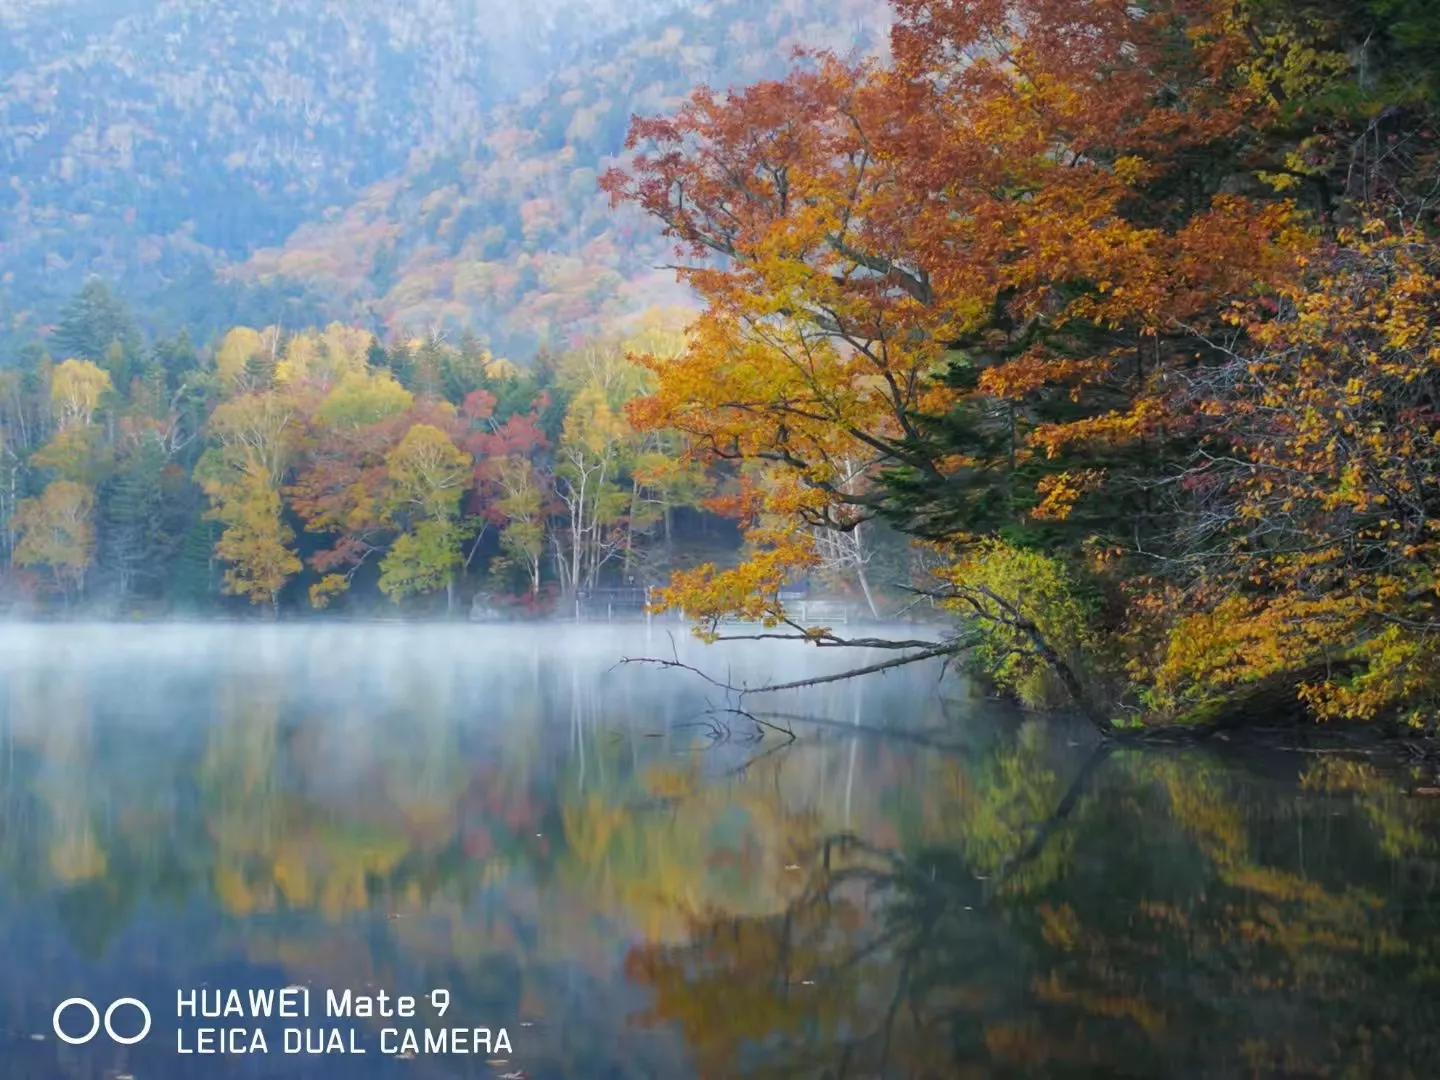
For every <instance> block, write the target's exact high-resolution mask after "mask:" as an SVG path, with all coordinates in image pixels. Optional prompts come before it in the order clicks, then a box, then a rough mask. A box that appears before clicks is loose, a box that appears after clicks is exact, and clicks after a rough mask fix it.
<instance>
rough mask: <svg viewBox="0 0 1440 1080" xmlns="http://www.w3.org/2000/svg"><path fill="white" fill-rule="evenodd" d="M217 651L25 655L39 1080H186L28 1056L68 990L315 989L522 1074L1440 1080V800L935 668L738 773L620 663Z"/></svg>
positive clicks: (670, 697) (551, 635)
mask: <svg viewBox="0 0 1440 1080" xmlns="http://www.w3.org/2000/svg"><path fill="white" fill-rule="evenodd" d="M72 632H73V631H72ZM201 633H203V634H206V635H213V636H214V637H215V642H214V647H212V648H209V649H206V650H203V651H200V652H197V653H196V654H195V655H193V656H192V655H191V654H189V653H184V652H180V651H178V650H177V651H176V653H175V654H174V656H173V657H171V658H170V659H168V660H165V661H164V663H161V661H157V660H155V659H154V655H155V654H157V653H160V654H163V649H160V648H159V647H158V646H157V645H156V643H155V641H154V640H153V639H150V640H141V641H140V642H139V643H137V645H136V646H135V650H138V651H132V652H130V653H127V652H126V651H125V647H124V645H123V643H117V642H115V641H114V639H107V644H106V646H105V648H92V647H90V644H92V643H86V642H85V641H84V640H83V635H82V640H81V644H80V645H77V647H76V648H75V650H74V651H72V652H71V653H69V654H67V653H66V652H65V650H64V649H63V648H60V647H58V646H57V645H56V644H55V643H54V642H53V641H52V642H44V641H41V642H40V643H39V644H37V645H36V646H35V648H34V650H33V652H32V653H26V652H25V650H24V649H19V650H11V651H10V652H8V653H5V654H4V655H0V674H3V676H4V694H3V708H4V713H3V725H0V736H3V746H0V770H3V771H0V800H3V801H0V807H3V816H0V947H4V948H5V949H6V950H7V955H8V956H9V957H10V960H11V963H10V966H9V969H8V971H7V973H6V974H4V975H0V1014H3V1016H4V1018H5V1022H4V1024H0V1028H3V1029H4V1030H3V1031H0V1053H3V1054H4V1055H5V1061H6V1068H7V1069H9V1070H11V1071H12V1072H13V1073H14V1074H15V1075H34V1076H52V1075H60V1076H69V1075H75V1076H81V1075H100V1074H101V1073H103V1072H104V1071H105V1070H111V1071H115V1070H119V1071H127V1072H132V1073H134V1074H135V1075H141V1074H142V1073H143V1074H144V1075H147V1076H152V1077H153V1076H161V1077H181V1076H185V1075H187V1072H186V1070H185V1068H184V1067H183V1065H184V1062H183V1061H177V1059H176V1058H175V1056H174V1055H173V1053H170V1054H166V1053H164V1046H163V1045H158V1044H157V1045H151V1046H147V1047H141V1048H137V1049H136V1050H135V1051H134V1053H133V1054H132V1055H131V1056H129V1057H124V1058H122V1057H118V1056H112V1057H105V1056H104V1054H105V1053H106V1052H107V1051H104V1050H102V1049H101V1048H100V1047H98V1046H97V1047H93V1048H91V1049H90V1050H89V1051H87V1052H88V1053H89V1054H90V1055H91V1056H90V1057H85V1056H84V1054H83V1053H80V1052H79V1051H75V1052H73V1053H72V1056H71V1057H69V1058H62V1057H59V1056H57V1049H56V1046H55V1044H54V1042H53V1041H52V1042H44V1043H42V1042H35V1041H32V1040H29V1039H28V1033H29V1032H34V1031H44V1030H47V1029H48V1024H49V1010H50V1009H51V1008H53V1005H54V1003H55V1002H56V1001H58V1000H60V999H61V998H63V997H65V996H68V995H69V994H71V993H75V992H79V990H82V989H83V990H87V991H90V992H91V993H93V994H95V995H97V996H98V995H100V994H101V993H102V992H108V993H111V996H112V997H113V996H116V995H118V994H121V993H141V994H146V993H152V994H160V995H162V996H163V995H168V994H170V993H173V991H174V988H175V987H177V986H198V985H201V984H202V983H209V984H211V985H217V984H224V985H243V986H250V985H256V986H283V985H286V984H288V983H292V982H302V983H303V982H310V983H313V984H314V985H317V986H327V985H328V986H342V987H344V986H349V987H357V988H360V987H365V986H374V987H380V988H387V989H390V990H402V989H406V988H409V989H414V988H418V987H429V986H445V987H448V988H450V989H451V990H452V992H453V993H454V997H455V1002H456V1005H455V1009H456V1010H457V1013H458V1015H459V1016H460V1017H461V1018H462V1019H463V1020H464V1021H467V1022H476V1023H485V1022H490V1023H493V1024H501V1023H504V1024H508V1025H511V1027H512V1029H513V1030H514V1031H520V1032H523V1035H522V1036H521V1037H518V1038H517V1039H516V1040H515V1046H516V1061H515V1062H514V1063H513V1067H516V1068H520V1069H523V1071H524V1072H525V1073H526V1074H527V1075H530V1076H565V1075H570V1076H593V1075H597V1074H607V1075H621V1076H623V1075H665V1076H674V1075H687V1074H690V1073H696V1072H698V1073H701V1074H703V1075H707V1076H727V1075H738V1074H757V1075H766V1074H768V1075H817V1076H818V1075H832V1076H840V1075H846V1076H877V1075H887V1076H952V1075H957V1074H961V1075H963V1074H965V1073H967V1072H970V1073H973V1074H975V1075H996V1074H1006V1073H1012V1074H1025V1073H1034V1074H1046V1075H1056V1074H1061V1075H1063V1074H1066V1073H1070V1074H1094V1073H1097V1072H1104V1073H1121V1074H1130V1075H1146V1076H1153V1075H1172V1074H1173V1075H1232V1074H1237V1073H1241V1074H1243V1073H1260V1074H1276V1073H1288V1074H1328V1075H1342V1074H1355V1075H1368V1074H1373V1073H1384V1074H1390V1075H1407V1074H1409V1075H1417V1076H1418V1075H1433V1072H1434V1070H1433V1064H1434V1062H1435V1061H1437V1060H1440V1045H1437V1042H1440V1026H1437V1023H1436V1021H1437V1020H1440V1015H1437V1012H1440V1008H1437V1004H1436V1003H1437V1002H1440V955H1437V944H1440V901H1437V899H1436V897H1437V895H1440V888H1437V886H1440V851H1437V836H1440V820H1437V818H1440V800H1428V799H1421V798H1414V797H1411V796H1410V795H1408V794H1406V790H1407V788H1408V787H1410V786H1413V782H1412V780H1411V779H1410V778H1409V777H1408V776H1406V775H1405V774H1404V773H1397V772H1395V771H1393V770H1382V769H1378V768H1375V767H1373V766H1372V765H1371V764H1369V763H1367V762H1366V761H1365V760H1363V755H1337V754H1301V753H1276V752H1259V751H1255V750H1254V749H1253V748H1252V749H1250V750H1247V751H1233V750H1232V751H1230V752H1226V753H1221V752H1217V751H1215V750H1213V749H1186V750H1174V749H1172V750H1138V749H1121V750H1115V751H1113V752H1106V751H1105V750H1103V749H1102V750H1099V751H1095V750H1092V749H1089V748H1088V747H1087V746H1085V745H1075V743H1074V741H1073V735H1074V733H1073V732H1072V731H1071V730H1070V729H1068V728H1067V727H1065V726H1064V725H1060V724H1057V723H1053V722H1039V721H1035V720H1024V719H1023V718H1018V717H1015V716H1013V715H1011V714H1008V713H1006V712H1004V711H1003V710H999V709H997V708H995V707H992V706H990V705H988V704H986V703H984V702H983V701H980V700H978V699H969V700H961V701H959V702H958V703H951V704H950V705H948V706H947V705H946V703H945V702H943V701H941V700H940V699H939V698H938V697H937V696H936V694H935V685H934V682H933V673H915V674H914V675H913V676H903V677H891V678H887V679H886V680H882V681H879V682H877V683H875V684H873V685H866V686H864V687H845V686H837V687H832V688H830V689H828V690H825V691H823V692H822V691H820V690H817V691H815V692H813V693H810V694H806V695H803V696H799V695H797V696H796V697H795V698H794V699H793V700H792V701H791V702H790V703H788V705H787V706H785V707H788V708H790V709H792V710H794V711H796V712H798V711H799V710H802V709H803V710H804V713H805V714H806V715H807V716H809V717H811V720H809V721H806V720H797V719H796V718H795V717H794V716H791V717H788V718H786V719H785V723H786V724H787V725H790V724H796V725H798V730H799V731H800V733H801V737H800V738H799V739H798V740H797V741H796V742H795V743H793V744H789V745H785V746H783V747H779V746H777V745H776V743H777V742H778V740H766V741H762V742H759V743H754V744H746V743H742V742H741V741H740V740H738V739H737V740H734V741H733V742H732V743H730V744H727V745H724V746H720V747H710V746H709V743H708V741H707V740H706V739H705V738H704V735H703V729H692V728H685V727H682V726H681V724H682V723H683V722H684V720H685V719H686V718H687V717H691V716H693V715H695V713H696V712H697V711H703V710H704V708H705V707H706V702H705V701H704V699H703V697H702V696H701V695H700V694H698V693H697V692H696V691H695V689H694V687H693V686H692V685H691V684H690V683H689V682H687V681H686V680H683V679H678V680H677V679H674V678H669V677H666V676H665V675H664V674H663V673H650V674H649V675H646V676H641V675H640V674H637V673H636V672H634V671H633V670H632V671H630V672H623V673H618V674H617V673H616V672H613V671H611V670H610V669H611V667H612V666H613V663H614V659H615V657H616V655H617V654H618V653H620V652H622V651H624V650H623V648H622V646H621V645H620V644H619V643H617V642H615V641H614V640H613V639H607V640H605V641H596V640H595V639H570V638H565V637H563V636H561V635H557V634H556V633H555V632H553V631H547V632H546V633H545V634H535V635H530V636H527V635H526V634H523V633H518V632H517V633H507V635H506V636H505V638H504V639H503V640H500V639H496V638H493V637H492V638H489V639H487V641H488V642H489V644H488V646H487V647H488V648H489V649H490V652H489V653H488V654H486V655H485V657H484V659H483V661H477V660H476V659H475V655H476V654H475V647H474V639H472V638H470V637H467V636H463V635H462V636H457V637H455V638H453V639H452V638H451V637H450V636H448V635H450V634H452V632H451V631H445V632H444V633H443V634H442V633H439V632H436V633H429V632H426V633H419V632H417V631H415V630H408V631H396V632H395V633H394V634H391V633H390V632H388V631H383V632H382V631H360V630H334V629H332V630H326V631H324V632H323V633H320V634H318V636H317V632H315V631H304V632H300V631H296V632H295V633H290V632H288V631H285V632H282V631H273V632H265V634H258V632H255V631H248V630H243V629H239V630H216V631H211V630H206V631H203V632H201V631H193V630H191V631H186V635H187V636H188V637H193V636H194V635H196V634H201ZM417 635H418V636H417ZM142 647H143V648H142ZM682 647H684V645H683V643H682ZM141 652H143V654H144V655H140V653H141ZM747 656H748V662H749V663H750V664H751V667H750V669H749V673H750V674H752V675H757V676H760V677H763V676H764V674H765V673H766V672H768V671H772V670H774V665H775V663H776V661H775V658H774V656H773V655H771V654H768V653H766V652H764V651H756V652H753V653H751V654H742V655H741V659H742V660H745V658H746V657H747ZM146 665H150V666H149V667H147V666H146ZM788 670H789V671H793V670H794V669H793V667H791V668H790V669H788ZM737 671H738V669H737ZM136 972H139V973H142V975H143V979H142V984H141V985H138V986H137V985H134V980H135V978H136V976H135V974H134V973H136ZM146 980H148V981H146ZM121 984H123V985H121ZM521 1024H525V1025H533V1026H529V1027H524V1028H522V1027H520V1025H521ZM170 1049H171V1050H173V1045H172V1046H171V1047H170ZM110 1052H111V1053H113V1049H112V1051H110ZM147 1053H148V1054H149V1055H150V1056H148V1057H146V1056H145V1055H146V1054H147ZM276 1061H277V1062H278V1064H276V1068H279V1069H281V1073H280V1075H286V1074H285V1073H284V1072H283V1069H284V1067H285V1062H283V1061H279V1060H278V1059H276ZM272 1064H275V1062H272ZM303 1065H304V1063H303V1062H301V1063H300V1064H298V1065H295V1066H294V1072H293V1074H296V1075H303V1074H304V1069H303V1068H302V1067H301V1066H303ZM350 1065H351V1068H350V1071H349V1072H347V1073H346V1074H345V1075H355V1076H359V1075H391V1073H390V1072H387V1071H386V1068H387V1066H393V1065H394V1063H393V1062H388V1061H387V1060H385V1059H380V1058H378V1056H376V1055H372V1057H371V1059H370V1060H368V1061H365V1062H363V1063H362V1062H352V1063H350ZM226 1067H227V1063H224V1062H221V1063H219V1064H217V1069H219V1070H220V1071H219V1072H217V1073H216V1075H222V1074H223V1073H224V1070H225V1068H226ZM417 1067H418V1066H417ZM466 1067H467V1063H466V1062H463V1061H440V1060H437V1061H432V1062H428V1063H425V1064H424V1066H423V1068H422V1072H421V1074H422V1075H449V1074H453V1073H456V1072H464V1071H465V1068H466ZM234 1068H235V1069H237V1070H238V1069H240V1068H241V1066H240V1065H239V1064H234ZM26 1070H28V1073H27V1071H26ZM425 1070H428V1072H427V1071H425Z"/></svg>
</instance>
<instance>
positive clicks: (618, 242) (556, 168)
mask: <svg viewBox="0 0 1440 1080" xmlns="http://www.w3.org/2000/svg"><path fill="white" fill-rule="evenodd" d="M888 16H889V11H888V8H887V7H886V6H885V5H884V4H882V3H879V2H878V0H838V2H834V3H817V2H813V0H805V2H795V0H792V2H790V3H785V4H775V3H773V2H770V0H714V2H711V3H706V4H702V5H696V6H694V7H690V8H687V9H683V10H677V11H675V12H673V13H671V14H670V15H668V16H666V17H664V18H662V19H660V20H657V21H656V22H654V23H653V24H651V25H650V26H648V27H646V28H645V29H644V30H643V32H640V33H627V34H617V35H612V36H611V37H610V39H609V40H608V41H605V42H600V43H597V44H596V45H595V46H594V47H593V48H592V49H591V50H590V51H589V53H588V55H586V56H585V57H584V58H583V60H582V62H581V63H579V64H577V65H575V66H572V67H570V68H568V69H566V70H564V71H561V72H559V73H557V74H556V75H555V76H553V77H552V78H551V79H550V80H548V82H547V83H546V84H545V85H544V86H543V87H541V88H539V89H537V90H535V91H533V92H531V93H528V94H526V95H525V96H524V97H523V98H522V99H521V100H520V101H519V102H517V103H515V104H513V105H507V106H503V107H501V108H499V109H496V110H495V111H493V112H492V113H491V114H490V115H489V116H488V117H487V119H486V122H485V124H484V125H483V130H482V131H481V132H480V133H479V134H477V135H476V136H475V137H473V138H471V139H468V140H463V141H460V142H457V143H456V144H454V145H452V146H450V147H448V148H446V149H445V150H444V151H442V152H439V153H435V154H431V155H427V156H425V157H423V158H421V159H419V160H417V162H416V163H415V164H414V165H413V166H412V167H411V168H410V169H408V170H406V171H405V172H404V173H403V174H402V175H400V176H397V177H395V178H392V179H387V180H385V181H383V182H381V183H378V184H375V185H373V186H372V187H370V188H369V189H368V190H367V191H366V192H365V193H364V195H363V196H362V197H361V198H359V199H357V200H356V201H355V202H354V203H353V204H352V205H350V206H349V207H347V208H346V209H345V210H344V211H343V212H341V213H339V214H337V215H334V216H333V217H332V218H331V219H330V220H327V221H324V222H318V223H314V224H310V225H306V226H304V227H302V228H301V229H299V230H298V231H297V232H296V233H295V234H294V235H293V236H291V237H290V238H289V239H288V240H287V242H286V243H285V244H284V245H281V246H278V247H275V248H270V249H266V250H263V251H261V252H259V253H257V254H256V256H255V257H254V258H252V259H251V260H250V261H249V262H248V263H246V264H245V265H244V266H243V267H241V268H239V270H238V271H237V272H236V273H235V274H234V275H233V277H234V279H235V280H240V281H247V282H251V283H263V284H268V285H271V286H282V285H289V286H292V287H294V286H304V287H305V288H307V289H310V290H312V291H318V292H319V293H321V294H323V295H324V296H326V297H327V298H328V310H329V312H330V313H331V314H333V315H334V316H336V317H341V318H350V319H360V320H363V321H366V322H368V323H369V324H370V325H372V326H373V327H374V328H375V329H376V330H378V331H382V332H383V331H384V330H389V331H390V332H393V333H414V332H417V331H423V330H434V329H436V328H439V327H446V326H468V327H472V328H474V329H476V330H477V331H478V332H480V333H481V334H482V336H485V337H487V338H489V339H490V341H491V343H492V344H493V345H495V346H496V347H497V348H500V349H506V350H511V349H525V348H527V347H531V346H533V345H534V344H535V343H537V342H543V343H549V344H552V345H556V346H563V345H565V344H568V343H570V342H572V341H573V340H574V339H575V338H576V337H578V336H581V335H584V334H587V333H591V332H593V331H595V330H596V329H597V328H599V327H600V326H602V325H605V324H607V323H609V322H612V321H614V320H616V319H618V318H622V317H623V316H624V315H625V314H626V313H629V312H633V311H635V310H637V309H639V308H641V307H646V306H655V305H664V304H668V303H672V302H676V301H678V300H681V299H682V297H683V294H681V293H680V292H679V291H678V290H677V288H676V287H675V286H674V284H673V275H672V274H671V272H670V271H668V270H663V269H658V268H657V267H658V264H661V263H664V262H667V261H669V260H668V258H667V255H668V250H667V245H665V244H664V243H662V242H661V241H660V240H659V237H658V236H657V234H656V230H655V228H654V226H653V224H652V223H650V222H648V221H642V220H640V219H639V217H638V216H637V215H636V214H635V213H634V212H633V211H631V210H629V209H623V210H621V211H618V212H617V211H615V210H613V209H612V208H611V207H610V206H609V203H608V201H607V200H606V198H605V197H604V196H602V195H601V194H600V192H599V190H598V188H597V186H596V182H597V177H598V175H599V174H600V173H602V172H603V171H604V169H605V168H606V167H607V166H608V165H610V164H611V163H613V162H614V161H616V160H617V158H618V155H619V153H620V152H621V150H622V148H623V144H624V139H625V135H626V132H627V130H628V127H629V122H630V118H631V116H632V115H635V114H653V113H660V112H665V111H667V110H670V109H673V108H674V107H675V106H676V105H678V104H679V102H680V101H681V99H682V98H683V97H685V96H686V95H687V94H688V93H689V92H690V91H691V90H692V89H694V88H695V87H696V86H699V85H702V84H704V85H710V86H714V87H727V86H733V85H737V84H743V83H750V82H753V81H755V80H757V79H760V78H764V77H767V76H772V75H775V74H778V73H780V72H781V71H783V70H784V69H785V68H786V67H787V66H788V65H789V64H790V63H791V62H792V55H793V53H794V51H795V50H796V49H797V48H802V47H804V48H827V47H828V48H834V49H836V50H837V51H844V52H851V51H855V50H856V49H857V47H858V48H860V49H863V50H866V51H870V50H874V49H877V48H879V47H881V46H882V45H883V43H884V41H885V32H886V30H887V28H888Z"/></svg>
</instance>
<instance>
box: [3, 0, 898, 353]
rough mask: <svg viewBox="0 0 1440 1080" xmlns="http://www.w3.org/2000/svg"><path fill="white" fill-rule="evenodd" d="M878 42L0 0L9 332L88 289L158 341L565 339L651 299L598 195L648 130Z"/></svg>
mask: <svg viewBox="0 0 1440 1080" xmlns="http://www.w3.org/2000/svg"><path fill="white" fill-rule="evenodd" d="M887 18H888V8H887V7H886V5H885V4H884V3H883V2H881V0H841V2H839V3H833V4H832V3H825V2H822V0H785V2H782V3H778V4H777V3H774V2H773V0H770V2H761V0H710V2H704V3H686V2H685V0H626V2H624V3H621V2H620V0H533V2H530V3H527V4H525V5H512V4H496V3H494V2H493V0H414V2H407V3H404V4H395V3H393V2H391V0H9V2H8V3H6V4H5V5H3V7H0V167H3V170H4V173H5V174H6V175H7V176H8V183H7V182H0V336H4V335H6V334H8V336H9V337H10V338H11V340H26V339H29V338H32V337H34V336H35V335H36V334H37V333H40V334H43V333H44V331H45V329H46V327H47V326H48V325H49V324H51V323H53V320H54V318H55V315H56V312H57V311H58V309H59V306H60V304H61V303H62V302H63V301H64V299H65V298H66V297H68V296H69V295H71V294H73V293H74V292H75V291H76V290H77V289H78V288H79V287H80V286H81V285H82V284H83V283H84V281H85V280H86V279H87V278H88V277H90V276H92V275H99V276H101V277H104V278H106V279H109V280H110V281H112V282H114V283H116V284H117V285H119V286H120V288H121V289H122V291H123V292H124V293H125V294H126V296H127V298H128V299H129V300H130V301H131V302H132V303H133V304H134V305H135V306H136V308H137V310H138V311H139V313H140V314H141V316H142V318H143V319H144V320H146V321H147V322H148V323H150V325H151V329H156V330H159V329H174V328H176V327H178V326H180V325H187V326H191V327H194V328H196V329H197V330H199V331H200V332H202V333H209V332H213V331H215V330H218V329H220V328H222V327H224V326H225V325H227V324H229V323H233V322H260V323H268V322H275V321H280V322H284V323H286V324H287V325H294V324H300V323H306V322H313V321H316V320H320V319H326V318H331V317H344V318H347V319H358V320H364V321H367V322H369V323H370V324H373V325H377V326H381V325H383V326H385V327H388V328H390V329H393V330H401V329H405V330H413V329H418V328H425V329H429V328H433V327H434V326H436V325H447V326H460V325H464V326H472V327H474V328H476V329H477V330H480V331H482V332H486V333H488V334H489V336H491V337H492V338H493V339H494V340H495V341H496V342H497V343H502V344H507V345H508V344H514V345H516V346H519V345H520V344H521V343H533V342H534V341H536V340H541V339H555V338H556V337H557V335H561V334H563V333H568V332H570V329H573V328H579V327H584V326H588V325H591V324H593V323H594V322H595V321H596V320H597V319H605V318H609V317H610V316H611V315H612V314H613V313H614V312H616V311H620V310H626V309H628V308H630V307H632V306H634V304H635V303H636V302H637V300H636V298H635V295H636V293H637V291H638V292H639V293H642V294H644V295H645V296H647V297H649V296H650V295H651V289H652V286H653V285H656V284H658V282H657V281H656V280H655V279H654V275H653V273H652V271H651V270H650V267H651V266H652V265H653V263H654V262H655V261H656V259H655V258H654V257H653V256H654V254H655V251H654V246H653V244H651V243H649V241H647V240H642V238H641V235H640V234H639V233H636V232H634V222H633V221H626V220H624V219H621V220H619V221H617V220H616V219H614V218H613V217H612V215H611V213H610V211H609V209H608V208H607V207H606V206H605V205H604V202H603V200H602V199H601V198H600V196H599V194H598V192H597V191H596V189H595V176H596V175H597V172H598V170H600V169H602V168H603V167H604V165H605V164H606V162H607V161H609V160H610V159H611V157H612V155H614V154H615V153H616V152H617V151H618V150H619V148H620V146H621V143H622V141H623V137H624V132H625V129H626V126H627V124H628V120H629V116H630V115H631V113H633V112H654V111H658V110H663V109H665V108H668V107H670V106H672V105H673V104H674V103H675V102H676V101H678V100H679V98H680V97H681V96H683V95H684V94H685V93H686V92H688V91H689V90H690V89H691V88H692V87H693V86H694V85H696V84H697V83H700V82H708V83H712V84H719V85H727V84H732V83H736V82H743V81H750V80H752V79H754V78H756V77H759V76H761V75H764V74H767V73H770V72H774V71H778V70H779V69H780V68H781V67H782V66H783V64H784V63H785V62H786V58H787V56H788V54H789V53H790V51H791V50H792V49H793V48H794V47H795V46H799V45H805V46H827V45H829V46H836V47H839V48H842V49H850V48H852V47H853V46H854V45H855V43H857V42H859V43H861V45H862V46H863V47H870V46H873V45H874V44H875V43H876V42H877V41H880V40H882V38H883V29H884V23H885V20H886V19H887ZM648 235H649V234H648V233H646V236H648ZM567 328H570V329H567Z"/></svg>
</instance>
